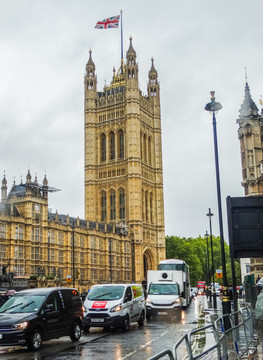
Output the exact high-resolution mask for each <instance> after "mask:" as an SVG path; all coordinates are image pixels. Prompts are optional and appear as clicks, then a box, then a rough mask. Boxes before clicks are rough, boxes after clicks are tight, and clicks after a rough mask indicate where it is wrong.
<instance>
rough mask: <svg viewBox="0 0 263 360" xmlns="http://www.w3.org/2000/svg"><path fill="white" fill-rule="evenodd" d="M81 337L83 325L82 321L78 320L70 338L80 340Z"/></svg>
mask: <svg viewBox="0 0 263 360" xmlns="http://www.w3.org/2000/svg"><path fill="white" fill-rule="evenodd" d="M80 337H81V325H80V323H78V322H76V323H75V324H74V326H73V329H72V331H71V334H70V339H71V340H72V341H78V340H79V339H80Z"/></svg>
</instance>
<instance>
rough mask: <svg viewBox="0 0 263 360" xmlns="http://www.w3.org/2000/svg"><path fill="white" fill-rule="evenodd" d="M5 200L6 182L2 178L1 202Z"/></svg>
mask: <svg viewBox="0 0 263 360" xmlns="http://www.w3.org/2000/svg"><path fill="white" fill-rule="evenodd" d="M6 199H7V180H6V178H5V175H4V178H3V180H2V187H1V201H2V202H4V201H5V200H6Z"/></svg>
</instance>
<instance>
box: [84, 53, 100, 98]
mask: <svg viewBox="0 0 263 360" xmlns="http://www.w3.org/2000/svg"><path fill="white" fill-rule="evenodd" d="M91 54H92V50H91V49H90V50H89V61H88V62H87V65H86V76H85V82H86V90H88V91H89V90H92V91H97V76H96V75H95V64H94V62H93V60H92V57H91Z"/></svg>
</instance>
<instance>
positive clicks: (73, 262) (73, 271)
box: [72, 222, 75, 287]
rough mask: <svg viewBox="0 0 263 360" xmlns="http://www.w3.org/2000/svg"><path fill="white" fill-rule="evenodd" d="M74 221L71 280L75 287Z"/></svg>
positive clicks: (73, 224) (73, 225) (73, 226)
mask: <svg viewBox="0 0 263 360" xmlns="http://www.w3.org/2000/svg"><path fill="white" fill-rule="evenodd" d="M74 230H75V223H74V222H73V223H72V281H73V287H75V233H74Z"/></svg>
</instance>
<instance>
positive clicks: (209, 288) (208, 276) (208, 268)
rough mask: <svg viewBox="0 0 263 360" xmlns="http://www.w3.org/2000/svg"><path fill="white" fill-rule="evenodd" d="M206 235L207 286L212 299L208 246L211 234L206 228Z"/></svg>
mask: <svg viewBox="0 0 263 360" xmlns="http://www.w3.org/2000/svg"><path fill="white" fill-rule="evenodd" d="M205 237H206V253H207V286H208V294H209V301H210V303H211V301H212V293H211V281H210V262H209V248H208V237H209V234H208V232H207V230H206V232H205Z"/></svg>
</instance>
